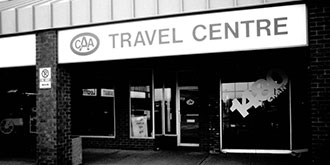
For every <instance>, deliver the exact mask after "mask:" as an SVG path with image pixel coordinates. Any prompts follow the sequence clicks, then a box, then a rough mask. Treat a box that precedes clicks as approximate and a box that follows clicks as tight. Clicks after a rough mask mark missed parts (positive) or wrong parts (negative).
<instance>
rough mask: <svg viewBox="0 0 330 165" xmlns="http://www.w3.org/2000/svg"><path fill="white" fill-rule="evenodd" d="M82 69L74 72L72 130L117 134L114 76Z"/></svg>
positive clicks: (82, 133)
mask: <svg viewBox="0 0 330 165" xmlns="http://www.w3.org/2000/svg"><path fill="white" fill-rule="evenodd" d="M82 68H83V67H82ZM86 68H91V67H86ZM81 72H82V70H78V71H77V72H76V71H73V72H72V87H73V96H72V102H73V103H72V104H73V105H72V115H71V118H72V134H74V135H80V136H86V137H115V96H116V90H115V88H114V76H112V75H111V74H110V73H98V72H96V71H93V70H91V69H89V71H85V72H84V74H79V73H81ZM86 77H88V78H86Z"/></svg>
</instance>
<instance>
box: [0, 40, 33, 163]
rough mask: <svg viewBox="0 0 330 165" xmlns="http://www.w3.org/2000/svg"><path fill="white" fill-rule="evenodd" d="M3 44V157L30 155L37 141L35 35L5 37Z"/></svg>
mask: <svg viewBox="0 0 330 165" xmlns="http://www.w3.org/2000/svg"><path fill="white" fill-rule="evenodd" d="M0 45H1V51H2V52H1V56H0V68H1V69H0V76H1V82H0V85H1V88H0V98H1V110H0V145H1V150H0V153H1V154H0V157H1V156H3V155H18V154H23V155H24V154H25V155H28V154H30V153H29V152H31V151H32V153H33V152H35V143H36V136H35V133H36V95H37V94H36V82H35V79H36V75H35V70H36V67H35V61H36V58H35V55H36V53H35V48H36V46H35V35H23V36H13V37H8V38H4V39H3V38H2V39H1V40H0ZM12 45H19V49H14V50H13V49H11V48H12ZM21 54H25V56H21ZM18 59H20V60H18Z"/></svg>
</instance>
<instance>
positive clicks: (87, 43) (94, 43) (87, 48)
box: [70, 33, 100, 56]
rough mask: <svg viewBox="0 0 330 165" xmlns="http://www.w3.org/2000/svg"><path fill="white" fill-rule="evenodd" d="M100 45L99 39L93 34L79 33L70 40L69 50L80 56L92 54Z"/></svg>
mask: <svg viewBox="0 0 330 165" xmlns="http://www.w3.org/2000/svg"><path fill="white" fill-rule="evenodd" d="M99 45H100V40H99V38H98V37H97V36H96V35H95V34H93V33H81V34H78V35H76V36H75V37H74V38H73V39H72V40H71V44H70V47H71V50H72V52H73V53H75V54H77V55H81V56H87V55H90V54H92V53H94V52H95V51H96V50H97V48H98V47H99Z"/></svg>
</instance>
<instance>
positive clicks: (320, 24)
mask: <svg viewBox="0 0 330 165" xmlns="http://www.w3.org/2000/svg"><path fill="white" fill-rule="evenodd" d="M327 2H328V1H327V0H310V1H308V22H309V46H310V59H309V61H310V64H309V68H310V72H309V75H310V85H309V86H310V87H309V88H310V108H311V111H310V119H311V133H312V134H311V154H312V161H313V162H314V163H316V164H319V163H320V162H322V161H323V162H328V155H329V151H330V17H329V15H330V5H329V4H328V3H327Z"/></svg>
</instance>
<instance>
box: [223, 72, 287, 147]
mask: <svg viewBox="0 0 330 165" xmlns="http://www.w3.org/2000/svg"><path fill="white" fill-rule="evenodd" d="M252 73H253V72H252ZM250 75H251V76H250V77H249V78H247V79H245V78H244V77H245V76H242V78H241V79H240V78H237V77H234V78H232V79H233V80H234V81H233V80H232V81H231V80H230V79H225V80H223V82H222V85H221V93H222V96H221V97H222V129H223V131H222V140H223V142H222V145H223V146H222V148H224V149H289V148H290V98H289V95H290V85H289V84H290V82H289V79H288V76H287V74H286V73H285V72H284V71H281V70H278V69H269V70H268V72H266V73H264V76H262V77H260V76H261V75H262V74H259V75H257V73H253V74H251V73H250ZM238 77H239V76H238ZM244 79H245V80H244Z"/></svg>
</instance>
